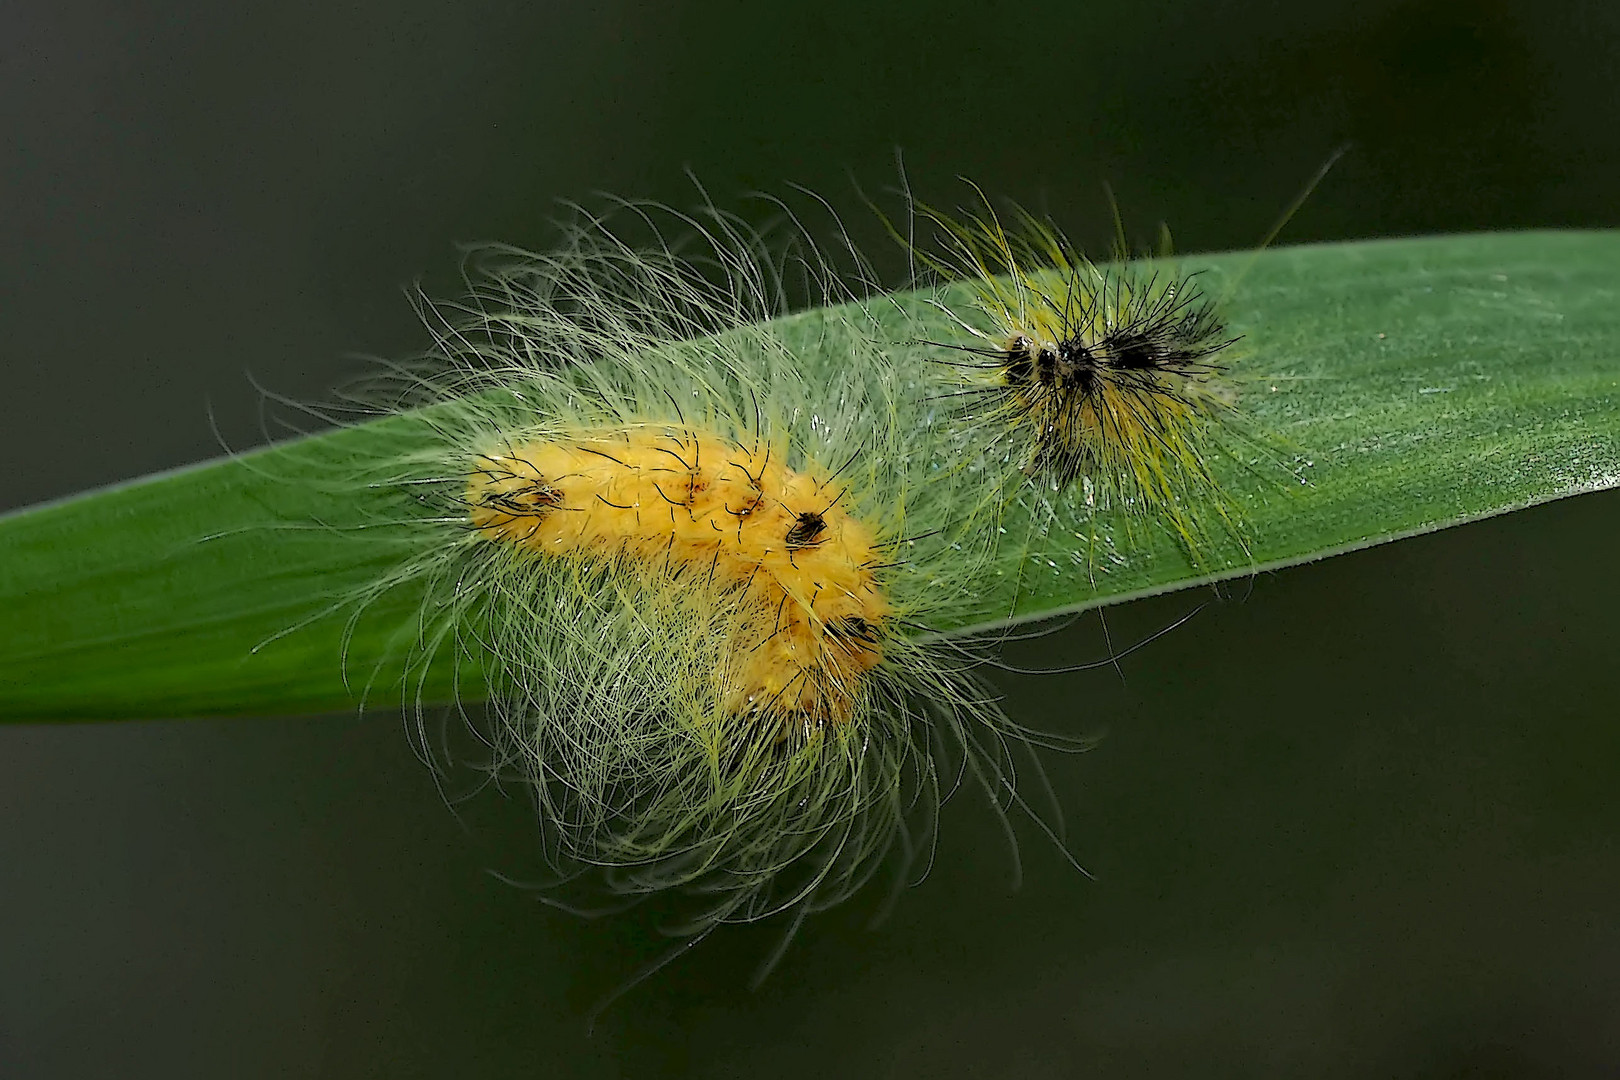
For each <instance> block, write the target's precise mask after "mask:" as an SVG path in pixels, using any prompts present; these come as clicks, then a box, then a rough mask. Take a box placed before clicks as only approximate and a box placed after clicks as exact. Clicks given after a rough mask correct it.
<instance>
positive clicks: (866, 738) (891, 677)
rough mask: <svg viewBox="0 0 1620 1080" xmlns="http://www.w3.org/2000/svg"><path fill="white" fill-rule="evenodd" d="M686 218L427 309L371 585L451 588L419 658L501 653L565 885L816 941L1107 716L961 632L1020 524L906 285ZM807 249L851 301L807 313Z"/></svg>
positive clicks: (504, 266) (507, 767)
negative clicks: (953, 827) (1032, 679)
mask: <svg viewBox="0 0 1620 1080" xmlns="http://www.w3.org/2000/svg"><path fill="white" fill-rule="evenodd" d="M625 210H626V212H627V213H629V214H631V215H632V219H631V220H632V222H638V221H639V222H642V223H650V222H651V221H652V220H653V215H654V214H655V213H657V211H654V210H652V209H649V208H646V207H639V206H627V207H626V208H625ZM677 223H678V225H679V227H680V228H681V229H682V231H683V232H684V233H686V234H687V246H686V247H684V248H682V249H681V250H679V251H677V250H676V249H675V248H674V247H673V246H672V245H669V244H662V243H661V240H660V238H659V236H658V234H657V233H656V232H655V234H654V246H653V247H652V248H651V250H637V249H636V248H634V247H633V246H631V245H630V244H629V243H627V242H626V241H624V240H622V239H621V238H620V237H619V236H618V235H617V234H616V233H615V231H614V230H613V229H611V228H610V227H609V226H608V224H607V223H606V222H605V221H603V220H601V219H586V220H585V221H583V222H582V223H580V224H578V225H576V226H575V227H574V228H573V230H572V231H571V233H570V234H569V237H568V243H567V244H566V245H565V246H564V247H563V248H562V249H561V250H558V251H554V252H551V253H548V254H544V255H537V254H532V253H526V252H521V251H517V250H515V249H509V248H491V249H486V250H484V251H482V252H481V253H479V254H478V255H477V256H476V258H475V260H474V262H473V263H472V265H471V267H470V269H469V282H470V283H471V286H472V294H471V296H470V298H469V299H468V300H467V301H466V302H464V303H463V304H461V305H459V306H456V307H453V308H444V307H440V308H433V307H428V308H426V309H425V310H426V311H427V312H428V313H429V314H430V315H431V316H432V317H433V318H434V319H435V320H436V321H435V326H436V337H437V342H438V345H437V348H436V349H435V350H434V353H433V355H432V356H430V357H428V358H427V359H426V360H425V361H424V362H423V363H422V364H418V365H409V366H405V367H400V368H396V369H395V371H394V373H393V374H392V375H390V376H389V377H387V378H385V379H384V380H382V387H381V388H379V387H375V386H374V387H370V388H368V389H367V390H366V391H365V393H364V394H363V395H362V396H363V399H364V400H366V401H369V402H375V401H377V400H378V395H379V392H386V394H387V398H386V400H387V408H388V410H389V411H398V412H400V413H401V414H402V415H401V417H400V418H399V419H401V420H404V421H405V422H407V423H409V424H410V425H411V426H412V428H413V430H414V434H412V435H410V436H409V437H408V438H406V439H405V440H404V443H405V444H406V445H408V446H409V447H410V449H409V450H406V451H402V452H401V453H399V454H398V455H397V456H394V457H390V458H387V459H385V460H379V461H375V462H371V463H370V464H369V465H368V466H367V468H366V470H365V476H364V479H365V483H366V486H367V489H368V490H370V491H375V492H381V493H383V495H384V497H386V498H389V499H391V500H392V504H391V508H390V510H389V512H388V514H387V521H386V522H385V523H382V524H384V526H385V527H387V528H389V529H392V530H395V532H396V533H397V534H398V536H399V540H400V544H401V545H402V547H403V550H404V554H403V556H402V558H401V559H400V560H399V562H398V564H397V565H396V566H395V567H394V569H393V570H392V571H391V572H390V573H388V574H386V575H384V576H383V577H382V578H381V579H380V580H378V581H376V582H375V583H374V584H373V585H371V586H369V587H368V588H367V589H366V590H364V591H363V592H362V593H361V594H359V595H357V596H355V597H353V598H352V599H353V602H354V605H355V607H356V609H357V615H356V617H357V618H358V617H359V612H362V611H363V610H364V609H365V608H366V607H367V605H368V604H369V603H370V602H371V601H372V600H374V599H376V598H377V597H379V596H380V595H382V594H383V593H385V592H388V591H389V590H392V589H395V588H398V587H400V586H403V585H406V584H410V585H413V586H415V587H418V588H421V589H422V591H423V595H424V597H425V600H424V602H423V606H422V610H421V615H420V618H419V625H417V626H416V627H415V628H414V629H413V632H412V634H411V641H412V645H411V649H410V653H411V654H410V656H409V657H408V659H407V669H408V670H410V671H421V670H424V669H425V667H426V665H427V664H429V663H430V662H431V661H432V659H433V658H434V656H435V655H436V654H440V653H441V652H444V651H449V652H451V653H453V654H454V656H455V657H456V658H458V660H459V661H461V662H462V663H464V664H465V665H466V666H467V668H468V669H469V671H472V670H476V671H477V673H478V674H479V676H480V677H481V678H483V679H484V681H485V682H486V684H487V686H488V690H489V696H490V704H489V707H488V710H487V714H488V716H487V723H482V724H481V726H480V730H479V734H480V737H481V738H482V739H483V740H484V741H485V743H486V744H487V747H488V753H489V760H488V762H486V763H485V764H486V766H487V767H488V768H489V769H490V770H492V771H493V772H494V773H495V774H496V775H498V776H503V777H516V778H520V779H521V780H522V781H524V782H525V783H526V784H527V785H528V787H529V789H530V790H531V791H532V792H533V797H534V801H535V804H536V807H537V809H538V812H539V817H540V820H541V823H542V826H543V836H544V838H545V844H546V856H547V858H548V860H549V862H550V864H551V866H552V868H553V870H554V871H555V876H556V879H557V882H558V883H562V882H575V883H583V887H587V888H590V889H593V890H597V889H601V890H605V891H606V892H607V893H608V894H610V895H611V896H616V897H620V898H624V899H628V900H634V899H636V898H638V897H644V896H648V895H651V894H655V893H658V894H666V895H667V894H671V893H673V894H678V895H680V896H684V897H685V898H686V899H687V900H688V901H689V903H688V906H687V907H686V909H685V910H684V912H683V915H682V917H681V920H680V922H679V923H678V924H676V925H674V926H672V927H670V930H671V931H672V932H673V933H675V934H677V935H682V936H685V937H688V938H691V937H695V936H701V935H703V934H706V933H707V932H708V931H709V930H710V929H712V928H713V927H715V926H717V925H719V924H722V923H726V922H744V921H754V920H758V919H763V918H766V917H769V916H772V915H775V914H778V913H790V921H789V935H791V932H792V929H793V928H794V927H796V926H797V925H798V922H799V921H800V920H802V919H803V917H804V916H805V915H807V914H809V913H810V912H812V911H815V910H819V909H822V908H825V907H827V906H829V905H832V904H835V903H838V902H839V901H841V900H843V899H845V898H847V897H848V896H849V895H851V894H852V893H853V892H855V891H856V890H857V889H859V888H860V887H861V886H862V885H863V884H865V883H866V882H868V881H869V880H871V879H872V878H873V877H875V876H877V875H878V874H879V872H880V871H881V870H883V869H884V867H885V865H886V864H887V865H888V867H889V868H890V869H891V870H892V871H893V872H894V875H895V876H894V878H893V880H894V881H895V882H896V883H902V882H904V881H905V880H906V878H907V876H908V873H909V871H910V869H911V867H912V865H913V863H914V862H915V861H916V860H917V859H919V858H925V857H926V853H927V852H928V851H929V850H930V849H931V846H932V830H933V827H934V815H935V812H936V810H937V806H938V803H939V801H940V800H941V799H942V798H943V797H944V796H945V795H946V794H947V793H948V792H949V791H950V790H951V789H953V788H954V787H956V786H957V784H958V783H959V782H960V780H961V779H962V778H963V777H964V776H965V777H968V778H970V779H971V780H972V781H973V782H975V783H976V784H977V785H978V786H980V787H981V788H982V790H983V791H984V792H985V794H986V795H987V796H988V797H989V798H990V800H991V802H992V803H993V804H994V805H995V806H996V807H997V808H998V810H999V811H1000V812H1002V813H1005V812H1006V810H1007V809H1008V808H1010V807H1011V806H1014V805H1019V806H1024V805H1025V804H1024V801H1023V799H1022V797H1021V796H1020V795H1019V794H1018V793H1017V791H1016V788H1015V786H1014V775H1015V772H1016V767H1015V759H1016V758H1018V757H1020V756H1022V754H1023V752H1024V751H1025V750H1027V749H1029V748H1030V747H1031V745H1032V743H1034V742H1037V741H1038V742H1040V743H1042V744H1049V745H1058V746H1075V745H1079V742H1078V740H1073V741H1069V740H1062V739H1055V738H1048V737H1046V736H1037V735H1035V734H1034V733H1033V732H1030V731H1028V730H1026V729H1024V728H1023V727H1021V726H1019V725H1017V724H1015V723H1013V722H1012V721H1010V720H1009V719H1008V718H1007V717H1006V716H1005V715H1003V714H1002V712H1001V710H1000V709H999V708H998V707H997V706H996V704H995V702H994V700H993V698H992V697H991V695H990V694H989V693H988V691H987V690H986V688H984V687H983V686H982V685H981V684H980V683H979V682H978V681H977V680H976V679H975V677H974V676H973V674H972V672H971V670H970V669H971V666H972V663H973V657H972V656H971V655H970V654H967V653H965V652H964V650H963V649H962V647H961V646H960V645H956V644H950V643H948V642H942V641H941V640H939V639H938V637H937V634H936V631H937V630H938V629H939V628H941V627H942V626H946V627H948V626H951V625H960V623H961V621H962V620H961V619H959V618H957V617H956V616H955V615H954V614H953V613H954V612H956V611H957V610H958V609H961V608H965V607H970V606H971V604H972V602H973V601H974V598H975V593H976V591H977V589H978V587H979V581H980V578H981V577H982V575H983V574H984V572H985V569H984V568H985V566H986V565H987V562H988V560H989V559H990V557H991V549H990V546H989V542H988V541H987V540H986V539H984V538H983V537H975V536H974V535H973V534H972V533H971V532H970V531H969V530H967V529H966V528H965V527H964V526H963V524H962V514H961V511H962V507H963V506H965V505H968V504H969V503H970V502H971V499H970V498H969V490H968V489H969V488H971V486H972V485H973V484H974V483H975V478H974V477H972V476H971V475H969V474H968V473H965V472H964V471H962V470H960V469H958V468H955V467H954V465H953V463H952V462H951V461H950V460H949V454H950V453H951V449H952V443H951V440H950V438H949V436H948V433H947V432H946V431H944V430H942V429H941V425H942V424H944V423H946V422H947V420H946V419H945V418H943V417H942V416H941V415H940V414H939V413H938V410H937V409H936V408H935V407H934V405H933V402H932V399H931V396H930V395H929V393H928V392H927V389H928V388H927V386H926V384H925V382H924V381H922V380H919V379H918V378H917V377H916V376H915V375H914V374H911V371H912V366H911V365H909V364H903V363H900V362H899V361H900V359H901V358H900V357H898V356H897V355H896V350H897V349H898V348H900V347H901V346H899V345H897V344H896V343H897V342H899V341H901V340H902V338H900V337H897V336H896V335H895V334H893V333H888V332H879V330H878V329H877V323H878V321H879V320H881V319H890V318H893V317H894V314H895V312H894V310H893V309H891V308H885V307H883V306H882V305H881V304H877V303H873V304H870V305H868V304H863V303H861V302H858V301H857V299H856V297H855V293H854V291H853V286H851V285H849V284H846V282H845V281H844V280H843V279H841V278H840V277H839V276H838V275H837V274H835V273H834V272H833V271H831V270H830V269H829V268H828V260H826V259H825V258H823V257H822V256H821V255H820V254H819V253H818V252H816V251H815V250H813V249H808V248H801V249H799V250H798V251H797V252H796V253H794V254H791V255H788V256H783V255H780V254H778V255H775V256H771V255H768V254H766V253H765V252H764V249H763V245H762V243H761V242H760V241H759V240H758V239H757V237H755V236H753V235H752V234H749V233H747V232H746V231H744V230H743V229H741V227H740V226H737V225H736V224H735V223H734V222H733V221H732V220H730V219H728V218H726V217H724V216H723V215H720V214H718V213H714V212H710V213H709V214H708V216H707V217H705V218H703V219H702V220H699V219H697V218H693V217H685V216H682V217H679V218H678V219H677ZM789 270H793V271H795V272H796V274H797V279H798V280H799V281H800V282H801V283H802V287H807V288H808V289H809V290H810V295H812V296H814V297H815V298H817V299H820V300H821V301H823V302H824V304H832V303H833V302H839V303H838V304H837V306H823V307H820V308H818V309H816V310H812V311H807V312H803V313H801V314H799V315H795V316H791V317H786V318H784V317H781V316H782V306H783V303H784V301H783V295H784V292H785V287H784V285H783V284H782V281H783V278H784V275H785V274H786V273H787V272H788V271H789ZM809 343H814V344H815V346H816V347H815V348H813V349H812V348H808V347H807V346H808V344H809ZM812 354H813V355H815V356H835V357H837V358H838V359H837V362H836V363H833V364H830V365H823V366H818V367H814V368H807V367H806V364H807V360H806V357H807V356H809V355H812ZM407 689H408V688H407ZM463 711H464V712H465V711H467V710H465V709H464V710H463ZM423 730H424V734H423V742H424V745H426V744H428V743H430V742H431V741H432V740H431V739H429V738H428V737H427V736H426V729H425V728H424V729H423ZM1035 768H1037V769H1038V763H1036V765H1035ZM1026 808H1027V807H1026ZM1037 820H1038V821H1040V819H1039V818H1037ZM1041 825H1042V827H1043V828H1044V829H1045V830H1046V831H1048V832H1054V826H1052V825H1049V824H1047V823H1046V822H1041ZM785 940H786V937H784V942H785Z"/></svg>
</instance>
